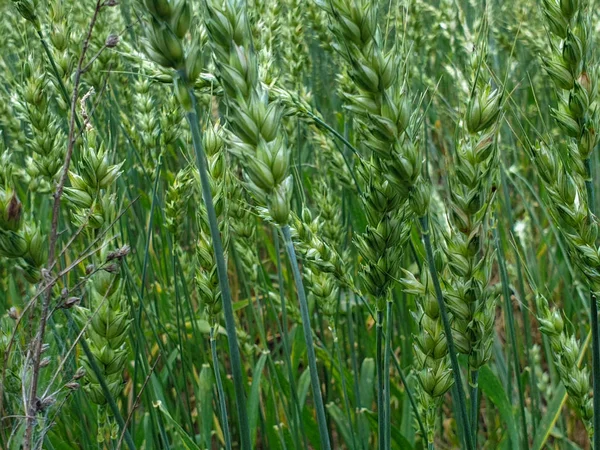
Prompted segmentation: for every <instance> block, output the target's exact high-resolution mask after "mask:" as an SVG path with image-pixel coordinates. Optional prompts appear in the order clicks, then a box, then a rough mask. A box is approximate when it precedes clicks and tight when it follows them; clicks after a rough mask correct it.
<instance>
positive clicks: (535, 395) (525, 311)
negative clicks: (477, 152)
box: [500, 167, 540, 435]
mask: <svg viewBox="0 0 600 450" xmlns="http://www.w3.org/2000/svg"><path fill="white" fill-rule="evenodd" d="M500 176H501V183H502V193H503V194H504V202H503V204H504V208H505V211H506V216H507V218H508V226H509V230H510V233H511V235H513V236H514V232H515V224H514V220H513V214H512V207H511V204H510V193H509V191H508V182H507V179H506V178H507V177H506V172H505V171H504V167H501V168H500ZM515 245H518V243H517V241H516V240H515ZM516 266H517V282H518V286H519V295H520V296H521V300H522V301H523V303H525V307H523V308H521V313H522V315H523V327H524V329H525V359H526V361H527V366H528V367H530V368H531V370H530V372H529V381H530V388H531V394H532V395H531V397H532V400H533V410H532V411H531V412H532V420H531V425H532V434H533V435H535V433H536V422H537V419H538V418H539V404H540V393H539V390H538V387H537V379H536V376H535V370H533V365H532V363H531V354H530V351H529V349H530V348H531V346H532V342H533V341H532V336H531V319H530V318H529V305H528V304H526V303H527V297H526V294H525V283H524V281H523V267H522V264H521V258H517V259H516Z"/></svg>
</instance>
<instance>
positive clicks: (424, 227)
mask: <svg viewBox="0 0 600 450" xmlns="http://www.w3.org/2000/svg"><path fill="white" fill-rule="evenodd" d="M419 222H420V223H421V234H422V237H423V243H424V245H425V252H426V253H427V265H428V266H429V273H430V274H431V280H432V282H433V287H434V289H435V296H436V299H437V302H438V306H439V308H440V315H441V316H442V324H443V325H444V333H445V334H446V340H447V341H448V352H449V353H450V364H451V365H452V375H453V377H454V385H455V389H456V392H457V396H456V397H457V400H458V412H459V414H460V419H461V422H462V429H463V430H462V431H463V439H464V441H465V446H466V448H467V449H468V450H474V447H473V441H472V439H471V438H470V437H471V436H472V434H471V431H470V427H469V416H468V415H467V402H466V397H465V389H464V387H463V384H462V376H461V374H460V366H459V365H458V358H457V356H456V354H457V353H456V347H455V346H454V338H453V337H452V328H451V327H450V319H449V318H448V311H447V310H446V304H445V303H444V294H443V293H442V287H441V286H440V280H439V279H438V275H437V271H436V269H435V260H434V257H433V248H432V247H431V238H430V235H429V233H430V232H429V218H428V216H427V215H425V216H423V217H421V218H420V219H419Z"/></svg>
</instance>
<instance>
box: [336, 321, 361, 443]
mask: <svg viewBox="0 0 600 450" xmlns="http://www.w3.org/2000/svg"><path fill="white" fill-rule="evenodd" d="M331 334H332V335H333V347H334V350H335V353H336V356H337V363H338V367H339V369H338V370H339V372H340V379H341V380H342V392H343V393H344V408H345V410H346V418H347V419H348V424H349V425H350V426H352V413H351V409H350V399H349V398H348V390H347V387H346V377H345V376H344V366H343V365H342V350H341V349H340V344H339V338H338V335H337V331H336V328H332V329H331ZM351 434H352V448H353V449H354V450H358V444H357V443H356V433H351Z"/></svg>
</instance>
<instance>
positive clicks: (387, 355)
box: [383, 299, 394, 450]
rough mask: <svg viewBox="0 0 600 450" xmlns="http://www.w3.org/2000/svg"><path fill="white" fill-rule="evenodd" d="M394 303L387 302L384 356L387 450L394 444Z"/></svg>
mask: <svg viewBox="0 0 600 450" xmlns="http://www.w3.org/2000/svg"><path fill="white" fill-rule="evenodd" d="M393 305H394V303H393V302H392V301H391V299H388V300H387V302H385V306H386V312H385V326H386V332H385V354H384V357H383V375H384V376H383V393H384V398H383V401H384V407H385V423H384V427H385V444H386V450H387V449H390V448H391V445H392V413H391V402H390V356H391V353H392V307H393Z"/></svg>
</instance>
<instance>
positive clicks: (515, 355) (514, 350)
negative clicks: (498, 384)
mask: <svg viewBox="0 0 600 450" xmlns="http://www.w3.org/2000/svg"><path fill="white" fill-rule="evenodd" d="M494 237H495V241H496V250H497V252H498V266H499V268H500V280H501V282H502V295H503V296H504V308H505V313H506V317H507V322H508V332H509V339H510V343H511V345H510V347H511V354H512V363H513V365H514V370H515V378H516V380H517V391H518V394H519V409H520V415H521V438H522V439H523V447H522V448H524V449H528V448H529V438H528V435H527V417H526V416H525V395H524V393H523V383H522V382H521V376H520V374H519V367H520V366H519V352H518V346H517V335H516V329H515V318H514V315H513V312H512V304H511V301H510V291H509V288H508V283H509V282H508V272H507V271H506V257H505V255H504V247H502V243H501V242H500V232H499V231H498V228H497V227H495V228H494ZM509 379H510V371H509Z"/></svg>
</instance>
